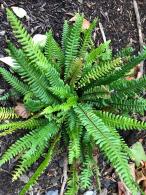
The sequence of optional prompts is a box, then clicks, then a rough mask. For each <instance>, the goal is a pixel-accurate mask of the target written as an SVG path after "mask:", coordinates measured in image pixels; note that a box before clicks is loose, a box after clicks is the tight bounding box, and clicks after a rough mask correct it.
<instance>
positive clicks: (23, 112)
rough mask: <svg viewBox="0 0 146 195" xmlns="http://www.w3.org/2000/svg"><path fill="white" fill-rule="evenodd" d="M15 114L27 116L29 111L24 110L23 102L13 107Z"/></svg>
mask: <svg viewBox="0 0 146 195" xmlns="http://www.w3.org/2000/svg"><path fill="white" fill-rule="evenodd" d="M14 110H15V112H16V114H18V115H19V116H20V117H22V118H28V117H29V116H30V113H29V112H28V111H27V110H26V108H25V106H24V104H22V103H17V106H16V107H15V108H14Z"/></svg>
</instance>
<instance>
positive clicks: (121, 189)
mask: <svg viewBox="0 0 146 195" xmlns="http://www.w3.org/2000/svg"><path fill="white" fill-rule="evenodd" d="M118 195H126V188H125V186H124V184H123V183H122V182H118Z"/></svg>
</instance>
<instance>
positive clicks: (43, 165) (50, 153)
mask: <svg viewBox="0 0 146 195" xmlns="http://www.w3.org/2000/svg"><path fill="white" fill-rule="evenodd" d="M59 139H60V136H58V135H57V136H56V138H55V139H54V141H53V142H52V144H51V146H50V148H49V151H48V153H47V154H46V156H45V159H44V161H43V162H42V163H41V164H40V165H39V167H38V168H37V170H36V171H35V173H34V174H33V176H32V177H31V178H30V179H29V181H28V183H27V184H26V185H25V186H24V187H23V189H22V190H21V192H20V195H25V194H26V192H27V191H28V190H29V188H30V187H31V186H32V185H33V184H35V183H36V181H37V179H38V178H39V177H40V175H41V174H42V172H44V170H45V169H46V167H47V166H48V164H49V163H50V162H51V160H52V157H53V156H54V150H55V149H56V145H57V144H58V141H59Z"/></svg>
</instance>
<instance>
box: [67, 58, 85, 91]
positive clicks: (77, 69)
mask: <svg viewBox="0 0 146 195" xmlns="http://www.w3.org/2000/svg"><path fill="white" fill-rule="evenodd" d="M82 69H83V61H82V59H81V58H77V59H76V60H75V61H74V62H73V64H72V67H71V68H70V72H69V73H68V74H69V75H70V82H69V83H70V86H73V87H75V84H76V83H77V81H78V80H79V79H80V77H81V75H82Z"/></svg>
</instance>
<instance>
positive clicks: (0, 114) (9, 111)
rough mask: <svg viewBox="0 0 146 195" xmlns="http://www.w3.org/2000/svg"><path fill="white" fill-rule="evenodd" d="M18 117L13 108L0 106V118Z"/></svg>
mask: <svg viewBox="0 0 146 195" xmlns="http://www.w3.org/2000/svg"><path fill="white" fill-rule="evenodd" d="M14 118H19V116H18V115H17V114H16V113H15V111H14V108H5V107H0V120H5V119H14Z"/></svg>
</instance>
